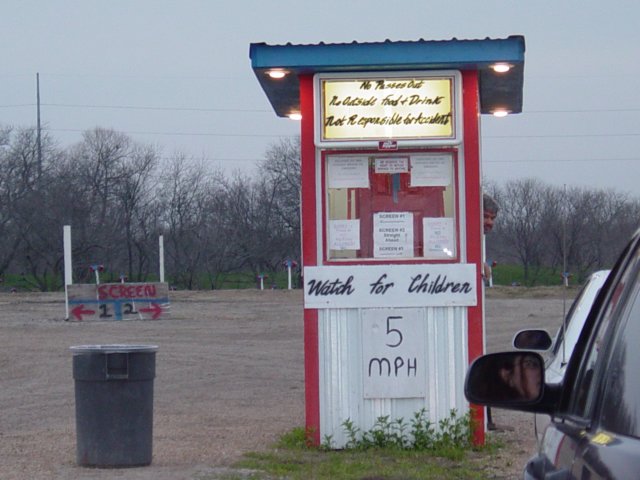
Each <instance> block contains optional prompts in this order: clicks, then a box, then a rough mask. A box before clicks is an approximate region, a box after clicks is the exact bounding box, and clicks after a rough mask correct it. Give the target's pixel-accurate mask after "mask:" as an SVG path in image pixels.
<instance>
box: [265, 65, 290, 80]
mask: <svg viewBox="0 0 640 480" xmlns="http://www.w3.org/2000/svg"><path fill="white" fill-rule="evenodd" d="M267 75H269V77H271V78H273V79H274V80H279V79H281V78H284V77H285V76H286V75H287V71H286V70H282V69H281V68H274V69H273V70H269V71H268V72H267Z"/></svg>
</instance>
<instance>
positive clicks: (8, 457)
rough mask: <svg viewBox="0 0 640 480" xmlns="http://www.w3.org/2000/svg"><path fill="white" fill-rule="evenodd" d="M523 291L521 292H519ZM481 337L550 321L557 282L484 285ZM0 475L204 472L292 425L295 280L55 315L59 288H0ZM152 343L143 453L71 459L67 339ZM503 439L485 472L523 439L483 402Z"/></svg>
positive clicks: (162, 478) (295, 410) (521, 421)
mask: <svg viewBox="0 0 640 480" xmlns="http://www.w3.org/2000/svg"><path fill="white" fill-rule="evenodd" d="M525 292H526V293H525ZM487 297H488V298H487V302H486V313H487V349H488V351H495V350H503V349H508V348H509V347H510V341H511V337H512V335H513V333H514V332H515V331H517V330H518V329H519V328H525V327H534V326H537V327H546V328H549V329H550V330H551V331H555V329H556V328H557V326H558V325H559V323H560V319H561V316H562V311H563V300H562V298H561V297H560V296H559V295H558V294H557V292H555V291H552V290H549V291H545V290H541V291H537V292H533V294H532V292H531V291H525V290H517V289H502V290H501V289H498V288H495V289H491V290H489V291H488V294H487ZM0 307H1V308H0V387H1V388H0V411H1V412H2V415H1V416H0V478H1V479H2V480H14V479H16V480H25V479H28V480H39V479H43V480H44V479H71V480H74V479H99V480H103V479H131V480H142V479H145V480H146V479H154V480H181V479H185V480H187V479H189V480H196V479H199V478H203V477H206V478H214V477H215V476H216V475H217V474H218V473H221V472H225V471H227V470H226V469H227V468H228V467H229V466H230V465H231V464H232V463H233V462H234V461H236V460H237V459H238V458H239V457H240V456H241V455H242V454H243V453H245V452H248V451H256V450H261V449H264V448H265V447H266V446H267V445H269V444H270V443H271V442H272V441H274V440H275V439H277V438H278V437H279V436H280V435H281V434H282V433H284V432H286V431H289V430H291V429H292V428H294V427H298V426H302V425H304V377H303V342H302V336H303V329H302V294H301V292H300V291H282V290H281V291H278V290H275V291H256V290H251V291H248V290H247V291H213V292H172V295H171V316H170V317H169V318H167V319H164V320H159V321H154V322H152V321H123V322H84V323H83V322H66V321H64V313H65V309H64V296H63V295H62V294H36V293H29V294H26V293H17V294H9V293H6V294H5V293H2V294H0ZM113 343H126V344H142V345H159V350H158V354H157V372H156V374H157V376H156V380H155V385H154V387H155V399H154V425H153V442H154V443H153V463H152V464H151V465H150V466H147V467H141V468H127V469H91V468H83V467H78V466H77V465H76V459H75V447H76V445H75V441H76V439H75V407H74V398H73V396H74V381H73V378H72V372H71V353H70V351H69V347H70V346H72V345H85V344H113ZM493 416H494V421H495V422H496V423H497V424H498V426H499V431H497V432H490V433H489V438H490V439H492V438H493V439H497V440H499V441H500V442H501V443H504V445H505V448H502V449H500V450H499V451H498V452H497V454H496V455H495V456H494V457H493V458H492V460H491V463H492V471H493V472H495V478H505V479H506V478H517V477H519V476H520V475H521V471H522V467H523V465H524V462H525V461H526V459H527V458H528V457H529V456H530V455H531V453H532V452H533V451H534V449H535V444H534V436H533V420H532V416H531V415H530V414H520V413H516V412H508V411H505V410H494V413H493Z"/></svg>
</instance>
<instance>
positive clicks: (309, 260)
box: [299, 75, 320, 445]
mask: <svg viewBox="0 0 640 480" xmlns="http://www.w3.org/2000/svg"><path fill="white" fill-rule="evenodd" d="M299 80H300V113H301V114H302V124H301V127H300V128H301V130H300V137H301V143H300V155H301V174H302V185H301V186H302V189H301V194H300V195H301V198H300V203H301V212H300V214H301V221H302V232H303V233H302V265H303V266H315V265H317V260H316V259H317V258H318V257H317V252H318V241H317V238H318V236H317V231H316V209H317V205H316V147H315V143H314V131H313V128H314V123H313V122H314V118H315V112H314V104H313V76H312V75H301V76H300V79H299ZM304 387H305V418H306V421H305V423H306V431H307V435H308V439H309V440H310V441H311V442H312V443H313V444H315V445H320V368H319V352H318V311H317V310H309V309H305V310H304Z"/></svg>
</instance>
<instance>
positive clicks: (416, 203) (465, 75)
mask: <svg viewBox="0 0 640 480" xmlns="http://www.w3.org/2000/svg"><path fill="white" fill-rule="evenodd" d="M250 57H251V62H252V68H253V70H254V72H255V75H256V77H257V78H258V80H259V82H260V84H261V86H262V88H263V89H264V91H265V93H266V95H267V97H268V99H269V101H270V102H271V105H272V106H273V108H274V110H275V112H276V114H277V115H279V116H282V117H285V116H294V115H295V116H301V162H302V167H301V168H302V198H301V204H302V211H301V215H302V230H303V238H302V252H303V254H302V263H303V286H304V343H305V345H304V348H305V388H306V392H305V395H306V396H305V399H306V405H305V408H306V424H307V428H308V431H309V432H312V434H313V438H314V440H315V441H316V443H321V442H323V441H324V440H325V439H327V438H331V441H332V445H333V446H334V447H336V448H340V447H343V446H344V445H345V443H346V441H347V440H348V439H347V434H346V432H345V429H344V426H343V424H344V422H345V421H347V420H348V421H350V422H352V423H353V425H354V426H355V427H356V428H358V429H360V430H361V431H368V430H370V429H371V428H372V427H373V426H374V424H375V422H376V420H377V419H378V418H379V417H381V416H389V418H390V419H398V418H404V419H405V420H406V421H407V422H408V421H409V420H410V419H411V418H413V416H414V414H416V413H417V412H420V411H424V412H426V415H427V416H428V418H429V420H430V421H431V422H432V423H433V424H435V425H437V424H438V422H439V420H441V419H443V418H445V417H448V416H449V415H450V412H451V410H452V409H455V410H456V411H457V412H458V414H459V415H463V414H465V413H466V412H467V411H468V409H469V404H468V403H467V402H466V400H465V397H464V393H463V384H464V377H465V372H466V369H467V366H468V365H469V363H470V362H471V361H472V360H473V359H474V358H476V357H478V356H479V355H481V354H483V353H484V314H483V312H484V309H483V296H484V291H483V281H482V262H483V238H482V237H483V233H482V212H481V205H482V203H481V196H482V192H481V179H482V168H481V167H482V165H481V161H480V114H508V113H512V114H513V113H519V112H520V111H521V109H522V89H523V69H524V38H523V37H521V36H512V37H508V38H506V39H484V40H456V39H454V40H449V41H425V40H420V41H414V42H393V41H385V42H381V43H349V44H324V43H320V44H317V45H291V44H287V45H267V44H264V43H256V44H252V45H251V49H250ZM472 409H473V413H474V416H475V418H476V419H477V420H479V428H478V429H477V431H476V432H475V434H476V441H477V442H478V443H482V442H483V441H484V415H483V410H482V409H480V408H476V407H474V406H472Z"/></svg>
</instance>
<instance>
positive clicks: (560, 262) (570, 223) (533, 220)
mask: <svg viewBox="0 0 640 480" xmlns="http://www.w3.org/2000/svg"><path fill="white" fill-rule="evenodd" d="M485 191H487V192H488V193H490V194H491V195H492V196H493V197H494V198H495V199H496V200H497V201H498V203H499V205H500V211H499V213H498V217H497V220H496V223H495V226H494V231H493V232H492V233H491V234H490V235H488V236H487V238H486V245H487V258H489V259H493V260H497V261H498V263H508V264H516V265H519V266H521V267H522V269H523V271H524V280H525V282H526V283H527V284H529V285H533V284H536V281H537V280H538V278H539V277H540V275H541V273H542V271H543V270H545V269H546V270H548V269H551V270H553V271H556V272H557V273H558V277H559V278H560V277H561V276H562V275H563V274H569V275H571V276H572V277H573V282H576V283H578V284H580V283H582V282H583V281H584V280H585V278H586V277H587V276H588V275H589V274H590V273H592V272H594V271H596V270H601V269H607V268H611V267H612V266H613V264H614V263H615V261H616V259H617V258H618V255H619V254H620V253H621V251H622V249H623V248H624V246H625V245H626V243H627V241H628V240H629V238H630V237H631V235H632V234H633V232H634V231H635V230H636V229H637V228H639V227H640V200H639V199H638V198H634V197H631V196H630V195H628V194H625V193H621V192H618V191H615V190H603V189H590V188H580V187H571V188H567V187H559V186H552V185H547V184H544V183H542V182H541V181H539V180H537V179H531V178H528V179H523V180H513V181H510V182H507V183H506V184H505V185H502V186H500V185H495V184H493V185H489V186H485Z"/></svg>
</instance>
